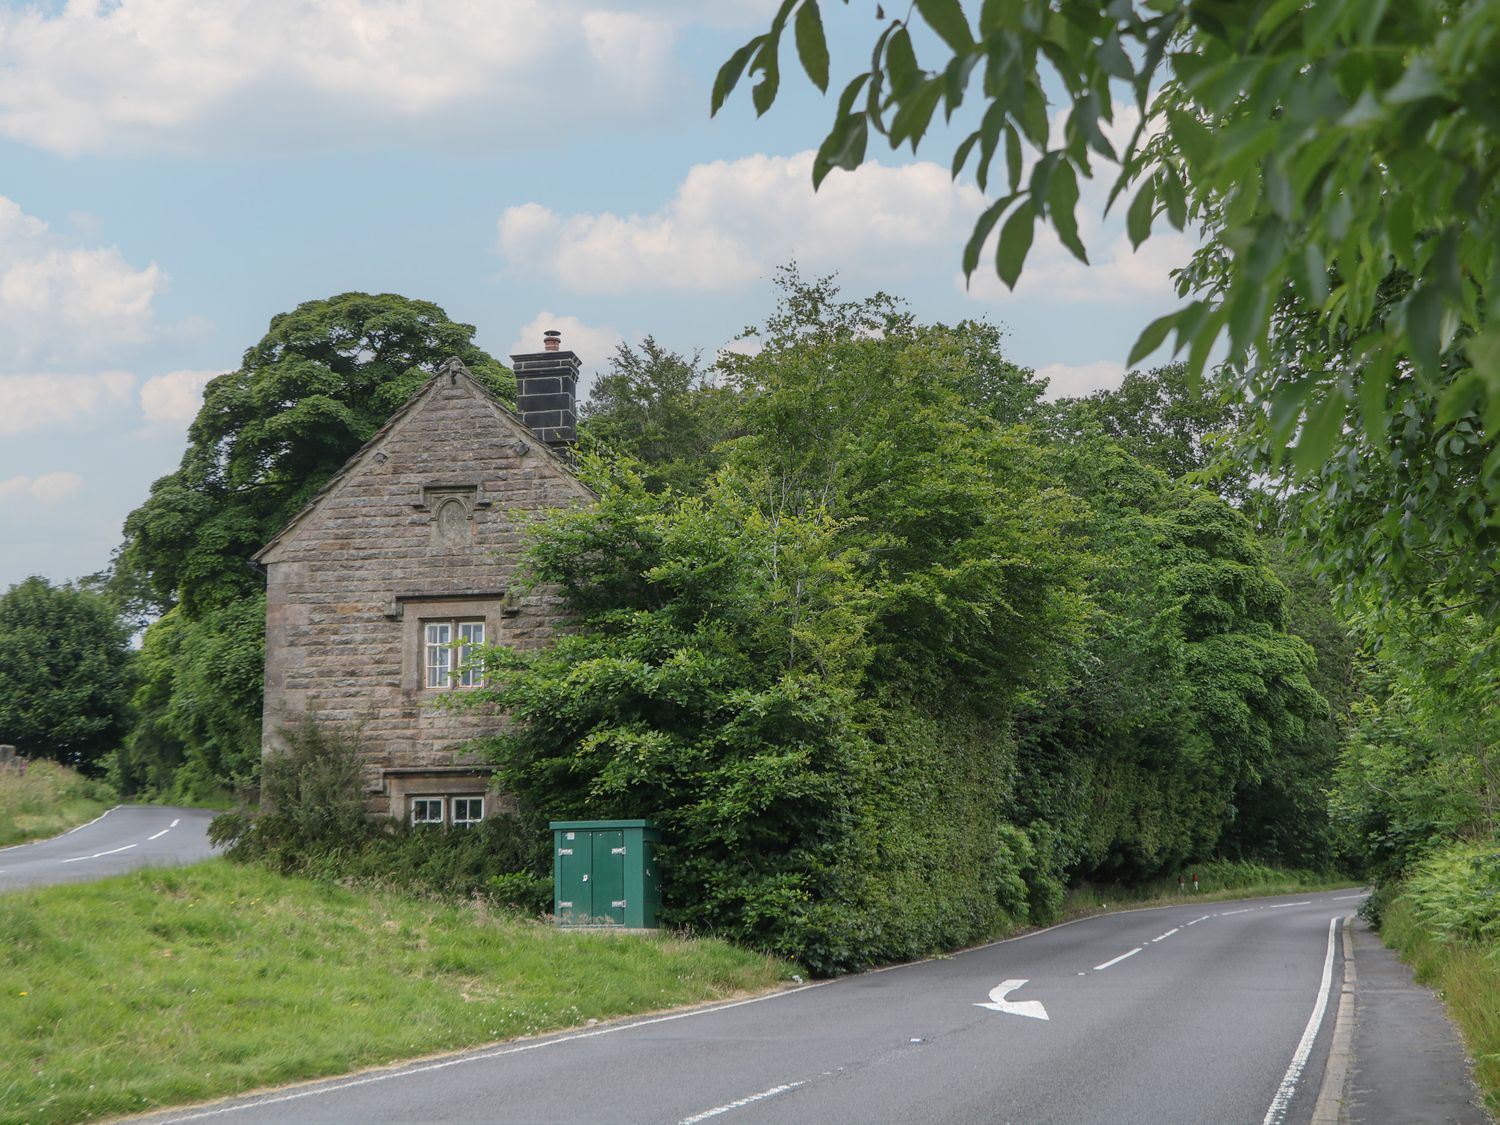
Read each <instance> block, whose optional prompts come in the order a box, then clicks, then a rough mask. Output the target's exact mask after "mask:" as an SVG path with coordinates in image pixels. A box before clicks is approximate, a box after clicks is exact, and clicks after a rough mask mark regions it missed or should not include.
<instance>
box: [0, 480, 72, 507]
mask: <svg viewBox="0 0 1500 1125" xmlns="http://www.w3.org/2000/svg"><path fill="white" fill-rule="evenodd" d="M82 487H83V478H82V477H81V476H79V475H78V474H77V473H68V472H62V473H43V474H42V475H41V476H39V477H28V476H18V477H11V478H10V479H9V480H0V504H3V503H5V502H7V501H10V500H37V501H40V502H42V503H44V504H49V503H52V502H53V501H56V500H61V499H63V498H64V497H67V496H71V495H73V493H75V492H77V491H78V490H79V489H81V488H82Z"/></svg>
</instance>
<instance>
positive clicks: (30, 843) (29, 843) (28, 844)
mask: <svg viewBox="0 0 1500 1125" xmlns="http://www.w3.org/2000/svg"><path fill="white" fill-rule="evenodd" d="M119 807H120V806H119V805H115V806H114V808H109V809H105V810H104V811H103V812H102V813H100V814H99V815H98V816H96V817H94V819H93V820H91V821H89V824H98V823H99V822H100V821H101V820H103V819H104V818H105V817H107V816H108V815H109V814H110V813H112V812H114V811H115V809H117V808H119ZM89 824H80V825H79V826H78V827H77V828H69V829H68V830H67V831H66V832H63V833H60V834H59V835H57V836H49V837H47V839H46V840H27V841H26V842H25V843H24V844H11V845H10V847H8V848H0V852H13V851H15V850H16V849H17V848H30V847H35V846H36V845H37V844H45V843H48V842H50V841H52V840H61V839H62V838H63V837H64V836H71V835H73V833H75V832H77V831H79V830H81V829H84V828H87V827H88V826H89Z"/></svg>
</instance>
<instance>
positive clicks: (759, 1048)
mask: <svg viewBox="0 0 1500 1125" xmlns="http://www.w3.org/2000/svg"><path fill="white" fill-rule="evenodd" d="M1361 897H1362V896H1361V895H1359V894H1356V893H1352V892H1348V891H1345V892H1328V893H1322V894H1313V895H1304V896H1299V897H1281V898H1274V899H1252V900H1242V901H1239V902H1232V903H1215V904H1192V903H1189V904H1184V905H1180V906H1169V907H1159V908H1154V909H1149V910H1138V911H1130V912H1126V913H1119V914H1111V915H1104V916H1100V917H1096V918H1089V919H1084V920H1082V921H1078V922H1073V923H1068V924H1065V925H1062V926H1058V927H1055V928H1053V929H1050V930H1044V931H1040V932H1037V933H1034V934H1029V935H1026V936H1024V937H1021V938H1017V939H1012V940H1009V941H1005V942H1001V943H998V944H994V945H990V946H985V947H982V948H979V949H975V950H970V951H968V952H965V953H961V954H957V955H955V956H952V957H946V958H938V959H935V960H931V961H925V962H920V963H917V964H913V965H904V966H898V967H896V968H892V969H888V970H884V971H879V972H872V973H866V974H862V975H859V976H852V977H845V978H843V979H840V980H836V981H832V982H827V983H823V984H818V985H811V986H807V987H804V988H800V989H794V990H789V991H787V992H782V993H778V994H775V995H772V996H768V997H762V998H759V999H754V1000H748V1001H739V1002H736V1003H731V1004H724V1005H718V1006H714V1007H709V1008H701V1009H696V1010H692V1011H688V1012H677V1013H671V1014H668V1015H664V1016H656V1017H648V1018H644V1019H636V1020H629V1021H622V1022H619V1023H614V1024H607V1025H600V1026H598V1027H594V1028H588V1029H583V1030H579V1031H574V1032H568V1033H563V1034H560V1035H554V1036H549V1037H546V1038H540V1039H530V1040H520V1041H515V1042H511V1043H502V1044H498V1045H495V1046H493V1047H490V1048H486V1049H482V1050H479V1051H471V1052H467V1053H464V1054H459V1055H450V1056H445V1057H443V1058H440V1059H429V1060H427V1061H425V1062H421V1063H415V1064H411V1065H408V1066H405V1067H397V1068H392V1069H386V1070H378V1071H370V1072H365V1073H362V1074H356V1075H350V1076H347V1077H344V1078H338V1079H331V1080H328V1081H324V1082H318V1083H310V1084H306V1085H301V1086H296V1087H289V1088H286V1089H283V1090H278V1091H274V1092H271V1093H264V1094H261V1095H259V1096H257V1097H252V1098H243V1099H238V1100H231V1101H226V1102H219V1103H215V1104H213V1105H207V1106H200V1107H196V1108H192V1109H183V1110H179V1111H176V1112H168V1113H162V1114H157V1115H153V1116H149V1117H146V1118H141V1119H137V1120H142V1121H152V1122H160V1123H167V1122H173V1123H186V1122H190V1121H192V1122H218V1121H223V1122H225V1123H229V1122H233V1123H234V1125H251V1123H256V1125H265V1123H268V1122H310V1121H316V1122H351V1123H352V1122H361V1123H363V1122H392V1121H447V1122H507V1123H509V1122H581V1121H587V1122H631V1123H634V1122H641V1123H652V1125H699V1123H700V1122H707V1121H713V1122H715V1123H716V1125H718V1123H719V1122H721V1121H722V1122H723V1123H724V1125H729V1123H730V1122H733V1123H735V1125H740V1123H745V1125H768V1123H776V1125H783V1123H785V1125H791V1123H798V1125H806V1123H819V1122H828V1123H833V1122H849V1121H860V1122H870V1123H880V1122H890V1123H893V1125H894V1123H897V1122H900V1123H903V1125H904V1123H908V1122H918V1121H920V1122H934V1123H955V1125H957V1123H971V1122H972V1123H975V1125H980V1123H983V1125H997V1123H1001V1122H1017V1123H1022V1122H1024V1123H1026V1125H1035V1123H1037V1122H1060V1123H1061V1122H1067V1123H1077V1125H1088V1123H1099V1125H1106V1123H1107V1125H1130V1123H1133V1122H1142V1123H1146V1122H1150V1123H1153V1125H1171V1123H1174V1122H1181V1123H1183V1125H1201V1123H1205V1122H1250V1123H1256V1122H1260V1123H1263V1125H1300V1123H1305V1122H1307V1121H1308V1120H1309V1119H1310V1117H1311V1115H1312V1109H1313V1104H1314V1102H1315V1101H1316V1099H1317V1094H1318V1081H1319V1078H1320V1076H1321V1074H1322V1071H1323V1066H1324V1059H1325V1058H1326V1053H1327V1041H1328V1038H1329V1035H1330V1031H1331V1027H1332V1024H1333V1008H1334V1007H1336V1003H1337V983H1336V982H1337V981H1338V980H1339V976H1340V972H1341V963H1340V960H1339V958H1340V951H1339V943H1338V942H1337V941H1334V940H1333V937H1334V934H1335V931H1336V928H1337V927H1336V921H1337V920H1338V919H1341V918H1343V917H1344V916H1345V915H1347V914H1349V913H1351V912H1352V911H1353V910H1354V909H1355V907H1357V905H1358V900H1359V899H1360V898H1361ZM621 940H631V939H629V938H624V937H622V938H621ZM1330 989H1331V990H1332V992H1333V994H1334V995H1333V1000H1334V1003H1333V1004H1328V998H1329V992H1330Z"/></svg>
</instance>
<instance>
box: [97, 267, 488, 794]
mask: <svg viewBox="0 0 1500 1125" xmlns="http://www.w3.org/2000/svg"><path fill="white" fill-rule="evenodd" d="M473 338H474V328H473V326H472V325H468V324H459V323H456V322H454V321H451V320H449V319H448V316H447V314H446V313H444V312H443V310H442V309H441V308H439V307H438V306H437V305H434V304H432V303H430V302H427V301H414V300H411V299H409V298H406V297H401V296H397V295H395V294H390V293H386V294H380V295H372V294H368V293H343V294H340V295H338V296H336V297H330V298H328V299H326V300H319V301H308V302H306V303H304V304H301V305H298V306H297V308H296V309H294V310H292V311H291V312H289V313H282V314H280V315H278V316H276V317H274V318H272V320H271V324H270V327H269V329H268V330H267V332H266V335H265V336H264V337H263V338H262V339H261V340H260V341H259V342H258V343H257V344H255V345H254V346H253V347H251V348H249V349H248V350H246V352H245V355H244V359H243V361H242V363H241V364H240V366H239V367H238V368H237V369H236V370H234V371H231V372H229V373H228V374H225V375H221V376H219V377H218V378H216V379H214V380H212V381H211V382H210V383H209V384H208V387H207V389H206V390H205V392H204V396H203V406H202V408H201V409H200V410H199V411H198V416H197V418H196V419H194V421H193V424H192V427H191V428H190V429H189V431H188V449H187V452H186V453H184V454H183V457H182V463H181V465H180V466H179V467H178V469H177V471H176V472H174V473H172V474H170V475H169V476H165V477H163V478H161V479H160V480H158V481H157V482H156V483H155V484H154V485H153V486H152V488H151V495H150V497H149V498H148V499H147V500H146V502H145V503H144V504H142V505H141V506H140V507H139V508H137V509H136V510H135V511H133V512H131V513H130V515H129V516H128V517H127V518H126V521H125V543H124V546H123V547H122V548H121V550H120V552H119V555H118V556H117V559H116V572H117V577H116V584H117V585H119V586H124V587H129V588H132V589H135V590H142V589H144V590H147V591H149V594H148V595H147V596H148V597H149V598H150V599H151V600H153V601H154V603H155V605H156V608H157V609H158V610H161V611H165V615H164V616H162V617H161V619H160V620H159V621H157V622H156V623H155V624H154V625H152V626H151V628H150V629H148V630H147V634H146V638H145V642H144V646H143V648H144V651H143V657H144V659H143V662H142V663H143V670H144V672H145V678H144V681H143V683H142V685H141V688H140V694H139V698H138V702H139V704H140V709H141V721H140V724H139V726H138V728H137V730H136V731H135V732H134V734H133V736H132V738H131V740H130V745H129V747H128V748H127V753H126V754H125V755H124V756H123V757H122V767H123V768H124V769H125V773H126V777H125V781H126V783H127V785H128V786H136V787H146V788H157V787H160V786H161V785H163V784H164V783H165V781H166V779H167V778H168V777H169V776H170V775H172V774H173V773H174V771H176V769H177V768H178V766H180V765H181V764H184V763H185V764H189V765H191V766H192V768H191V769H190V770H189V771H188V772H187V773H186V774H185V775H183V777H182V778H180V779H179V780H180V781H181V782H182V785H180V786H179V789H180V790H182V794H183V795H192V793H191V792H189V790H191V791H192V792H202V791H203V790H204V789H206V788H212V787H213V786H216V785H217V786H227V785H233V784H239V783H246V782H249V781H250V780H252V779H253V777H254V776H255V771H256V765H257V762H258V752H257V746H258V740H259V713H260V699H261V687H260V675H261V673H260V668H261V646H262V644H263V632H264V621H263V618H264V608H263V606H264V601H263V581H262V579H261V576H260V575H259V573H257V572H256V570H255V569H254V567H253V566H252V564H251V561H250V557H251V556H252V555H253V554H254V553H255V552H256V551H257V550H259V549H260V548H261V547H262V546H264V545H265V543H266V541H267V540H269V539H270V538H271V536H272V535H274V534H275V533H276V532H277V531H278V530H280V528H281V527H282V526H283V525H284V524H285V523H286V522H287V521H288V520H289V519H290V518H291V517H292V516H293V515H294V514H296V512H297V511H298V510H299V509H300V508H301V507H302V506H303V505H304V504H305V503H307V501H308V500H309V499H311V497H312V496H313V495H314V494H315V493H316V492H317V491H318V489H320V488H321V487H322V486H323V485H324V484H325V483H326V482H327V481H328V479H329V477H331V476H332V475H333V474H334V473H335V472H336V471H337V470H338V469H339V467H340V466H341V465H343V463H344V462H345V461H346V460H347V459H348V458H349V456H350V455H351V454H353V453H354V452H355V450H357V449H358V448H359V447H360V446H361V445H363V444H364V443H365V442H366V441H367V440H369V438H370V437H371V436H372V435H373V434H374V433H375V431H376V430H377V429H379V428H380V426H382V425H383V424H384V423H385V422H386V420H387V419H388V418H389V417H390V416H391V415H392V414H393V413H394V412H395V411H396V410H397V409H398V408H400V407H401V405H402V404H404V403H405V402H406V400H407V399H408V398H409V397H410V396H411V395H412V393H413V392H414V391H416V389H417V388H418V387H420V386H421V385H422V383H423V382H425V381H426V380H427V379H428V378H429V377H430V376H431V374H432V372H433V371H434V370H435V368H436V366H437V364H439V363H441V362H442V361H443V360H444V359H447V358H448V357H449V356H455V355H456V356H458V357H459V358H460V359H462V360H463V361H464V363H465V364H466V365H467V366H468V367H469V369H470V370H471V371H472V372H473V373H474V374H475V375H476V376H477V377H479V378H480V379H481V380H482V381H483V382H485V383H486V384H487V385H488V386H489V388H490V389H491V390H492V391H494V392H495V393H496V394H497V395H499V396H501V397H502V398H505V399H508V400H513V399H514V397H515V380H514V378H513V376H512V375H511V374H510V372H509V370H508V369H506V368H505V367H503V366H502V365H501V364H500V363H499V362H498V361H496V360H495V359H494V358H493V357H492V356H490V355H489V354H487V353H486V352H484V351H483V350H481V349H480V348H478V347H477V346H476V345H475V344H474V342H473ZM189 783H191V784H189ZM183 786H186V787H187V788H186V789H183Z"/></svg>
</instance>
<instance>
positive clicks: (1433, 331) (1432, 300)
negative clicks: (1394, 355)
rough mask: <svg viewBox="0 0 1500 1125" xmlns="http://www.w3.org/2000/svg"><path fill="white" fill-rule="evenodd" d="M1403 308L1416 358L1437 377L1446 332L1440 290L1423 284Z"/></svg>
mask: <svg viewBox="0 0 1500 1125" xmlns="http://www.w3.org/2000/svg"><path fill="white" fill-rule="evenodd" d="M1403 307H1404V309H1405V313H1406V339H1407V341H1408V343H1409V344H1410V346H1411V356H1412V359H1413V360H1415V361H1416V363H1417V366H1418V367H1419V368H1420V369H1421V371H1422V373H1423V374H1424V375H1426V376H1428V377H1429V378H1436V377H1437V375H1438V355H1439V352H1440V351H1441V346H1440V341H1441V339H1442V332H1443V298H1442V297H1441V296H1440V295H1439V293H1438V291H1437V290H1436V289H1433V288H1430V287H1429V286H1426V285H1419V286H1418V287H1417V288H1416V289H1414V290H1412V292H1411V293H1410V294H1409V295H1408V296H1407V298H1406V300H1405V301H1404V302H1403Z"/></svg>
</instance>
